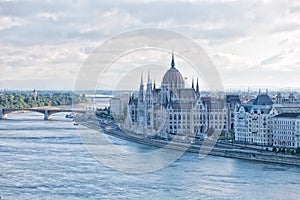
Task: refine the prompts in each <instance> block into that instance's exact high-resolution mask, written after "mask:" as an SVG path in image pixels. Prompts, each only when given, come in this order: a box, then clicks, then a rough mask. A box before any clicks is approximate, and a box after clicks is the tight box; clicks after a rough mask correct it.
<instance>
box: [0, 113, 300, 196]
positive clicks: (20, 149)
mask: <svg viewBox="0 0 300 200" xmlns="http://www.w3.org/2000/svg"><path fill="white" fill-rule="evenodd" d="M64 116H65V114H63V113H61V114H56V115H54V116H53V120H51V121H44V120H43V118H42V116H41V115H39V114H37V113H19V114H10V115H9V118H10V120H1V121H0V196H1V197H2V199H74V198H76V199H86V198H91V199H141V198H145V199H299V196H300V191H299V186H300V168H298V167H293V166H286V165H277V164H267V163H259V162H250V161H244V160H238V159H229V158H221V157H211V156H208V157H206V158H204V159H200V158H199V157H198V155H197V154H192V153H186V154H184V155H183V156H182V157H181V158H180V159H178V160H176V161H175V162H174V163H172V164H171V165H169V166H168V167H166V168H163V169H161V170H158V171H156V172H153V173H144V174H135V175H133V174H126V173H121V172H119V171H116V170H114V169H111V168H108V167H106V166H104V165H102V164H101V163H99V162H97V161H96V160H95V159H94V158H93V156H92V155H90V154H89V153H88V152H87V151H86V149H85V148H84V146H83V144H82V142H81V139H80V137H79V136H78V135H77V131H76V129H75V127H74V126H73V123H72V121H70V120H66V119H65V118H64ZM79 128H83V127H79ZM108 139H109V140H111V141H112V142H113V143H114V144H117V145H118V146H119V147H120V148H124V149H127V150H129V151H133V152H147V151H152V150H153V148H152V147H147V146H144V145H141V144H135V143H132V142H128V141H124V140H120V139H117V138H114V137H108Z"/></svg>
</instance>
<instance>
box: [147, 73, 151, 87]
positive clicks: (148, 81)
mask: <svg viewBox="0 0 300 200" xmlns="http://www.w3.org/2000/svg"><path fill="white" fill-rule="evenodd" d="M150 82H151V81H150V71H149V70H148V82H147V83H148V84H149V83H150Z"/></svg>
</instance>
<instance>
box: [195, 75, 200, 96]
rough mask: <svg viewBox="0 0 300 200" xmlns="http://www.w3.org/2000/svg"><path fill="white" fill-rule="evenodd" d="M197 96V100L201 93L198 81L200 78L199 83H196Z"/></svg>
mask: <svg viewBox="0 0 300 200" xmlns="http://www.w3.org/2000/svg"><path fill="white" fill-rule="evenodd" d="M196 95H197V98H199V97H200V91H199V81H198V78H197V83H196Z"/></svg>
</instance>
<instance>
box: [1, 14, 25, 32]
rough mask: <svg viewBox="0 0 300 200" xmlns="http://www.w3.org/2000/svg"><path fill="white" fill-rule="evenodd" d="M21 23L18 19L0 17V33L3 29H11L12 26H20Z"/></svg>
mask: <svg viewBox="0 0 300 200" xmlns="http://www.w3.org/2000/svg"><path fill="white" fill-rule="evenodd" d="M23 23H24V22H23V20H22V19H20V18H16V17H9V16H3V17H0V31H2V30H5V29H10V28H11V27H14V26H20V25H22V24H23Z"/></svg>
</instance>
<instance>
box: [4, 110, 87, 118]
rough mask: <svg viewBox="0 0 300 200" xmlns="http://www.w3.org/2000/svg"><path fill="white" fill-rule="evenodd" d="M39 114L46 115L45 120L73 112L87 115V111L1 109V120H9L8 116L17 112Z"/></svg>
mask: <svg viewBox="0 0 300 200" xmlns="http://www.w3.org/2000/svg"><path fill="white" fill-rule="evenodd" d="M22 111H28V112H38V113H42V114H44V120H49V119H51V115H53V114H55V113H59V112H69V113H70V112H73V113H86V110H75V109H54V108H52V109H51V108H50V109H48V108H0V119H7V114H9V113H15V112H22Z"/></svg>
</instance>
